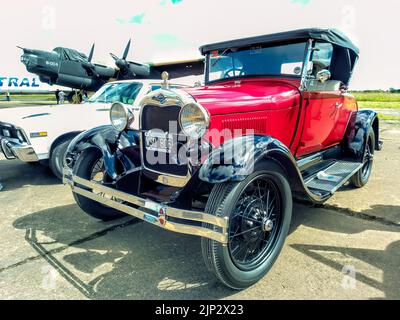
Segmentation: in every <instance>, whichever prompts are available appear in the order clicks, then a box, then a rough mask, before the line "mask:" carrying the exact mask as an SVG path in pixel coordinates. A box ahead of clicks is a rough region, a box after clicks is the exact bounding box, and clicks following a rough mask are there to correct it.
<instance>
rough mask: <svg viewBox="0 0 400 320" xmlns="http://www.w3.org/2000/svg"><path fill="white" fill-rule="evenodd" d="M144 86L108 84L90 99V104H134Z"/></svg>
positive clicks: (138, 84) (136, 84)
mask: <svg viewBox="0 0 400 320" xmlns="http://www.w3.org/2000/svg"><path fill="white" fill-rule="evenodd" d="M142 86H143V85H142V84H141V83H111V84H106V85H104V86H103V87H101V89H100V90H99V91H97V92H96V93H95V94H94V95H93V96H92V97H91V98H90V100H89V102H90V103H114V102H121V103H125V104H133V103H134V102H135V99H136V97H137V95H138V94H139V91H140V89H141V88H142Z"/></svg>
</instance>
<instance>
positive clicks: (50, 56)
mask: <svg viewBox="0 0 400 320" xmlns="http://www.w3.org/2000/svg"><path fill="white" fill-rule="evenodd" d="M130 46H131V40H129V42H128V44H127V46H126V48H125V51H124V53H123V55H122V58H119V57H118V56H116V55H115V54H112V53H111V56H112V58H113V59H114V60H115V65H116V68H112V67H107V66H104V65H100V64H94V63H92V59H93V54H94V48H95V45H94V44H93V46H92V48H91V50H90V53H89V56H86V55H85V54H83V53H80V52H78V51H76V50H74V49H69V48H62V47H58V48H55V49H54V50H53V51H51V52H49V51H42V50H34V49H27V48H21V47H18V48H20V49H22V50H23V51H24V53H23V55H22V57H21V61H22V63H23V64H24V65H25V66H26V69H27V71H28V72H30V73H33V74H36V75H37V76H39V79H40V81H41V82H44V83H48V84H50V85H59V86H63V87H69V88H72V89H78V90H86V91H97V90H98V89H100V87H101V86H102V85H103V84H105V83H107V82H109V81H112V80H129V79H156V78H160V77H161V73H162V72H163V71H167V72H168V73H169V75H170V78H171V79H172V78H181V77H186V76H195V75H201V74H203V73H204V60H203V59H195V60H187V61H172V62H171V61H170V62H166V63H158V64H154V63H150V64H140V63H136V62H132V61H128V60H127V57H128V53H129V49H130Z"/></svg>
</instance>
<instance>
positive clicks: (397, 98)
mask: <svg viewBox="0 0 400 320" xmlns="http://www.w3.org/2000/svg"><path fill="white" fill-rule="evenodd" d="M352 94H353V95H354V96H355V97H356V99H357V101H358V102H398V103H399V104H400V93H388V92H352Z"/></svg>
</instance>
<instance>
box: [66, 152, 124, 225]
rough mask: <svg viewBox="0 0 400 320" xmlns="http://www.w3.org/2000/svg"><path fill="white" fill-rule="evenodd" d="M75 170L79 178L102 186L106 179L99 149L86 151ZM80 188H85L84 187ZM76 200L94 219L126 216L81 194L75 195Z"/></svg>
mask: <svg viewBox="0 0 400 320" xmlns="http://www.w3.org/2000/svg"><path fill="white" fill-rule="evenodd" d="M74 169H75V174H76V175H77V176H78V177H80V178H82V179H85V180H90V181H94V182H97V183H99V184H101V183H102V182H103V181H104V180H105V177H106V174H105V173H104V171H105V170H104V162H103V159H102V153H101V152H100V150H98V149H89V150H86V151H84V152H83V153H82V154H81V155H80V156H79V158H78V160H77V161H76V164H75V168H74ZM79 187H81V188H85V187H82V186H79ZM93 192H94V193H96V191H95V190H93ZM98 194H99V195H101V196H104V197H105V195H104V194H102V193H101V192H98ZM74 198H75V201H76V203H77V204H78V205H79V207H80V208H81V209H82V210H83V211H85V212H86V213H87V214H88V215H90V216H92V217H93V218H96V219H99V220H103V221H109V220H114V219H118V218H121V217H124V216H126V214H125V213H123V212H121V211H118V210H115V209H113V208H110V207H107V206H104V205H102V204H100V203H98V202H96V201H93V200H91V199H88V198H86V197H83V196H81V195H79V194H76V193H74ZM114 200H115V199H114Z"/></svg>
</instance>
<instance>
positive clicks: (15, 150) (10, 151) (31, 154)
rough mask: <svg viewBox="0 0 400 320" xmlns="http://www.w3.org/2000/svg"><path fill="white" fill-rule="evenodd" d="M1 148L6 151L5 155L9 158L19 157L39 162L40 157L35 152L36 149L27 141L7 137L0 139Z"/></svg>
mask: <svg viewBox="0 0 400 320" xmlns="http://www.w3.org/2000/svg"><path fill="white" fill-rule="evenodd" d="M0 144H1V150H2V151H3V153H4V156H5V157H6V158H7V159H8V160H14V159H16V158H18V159H19V160H21V161H23V162H37V161H39V158H38V156H37V154H36V153H35V150H34V149H33V148H32V147H31V146H30V145H28V144H26V143H22V144H21V143H17V142H13V141H10V140H7V139H6V138H1V139H0Z"/></svg>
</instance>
